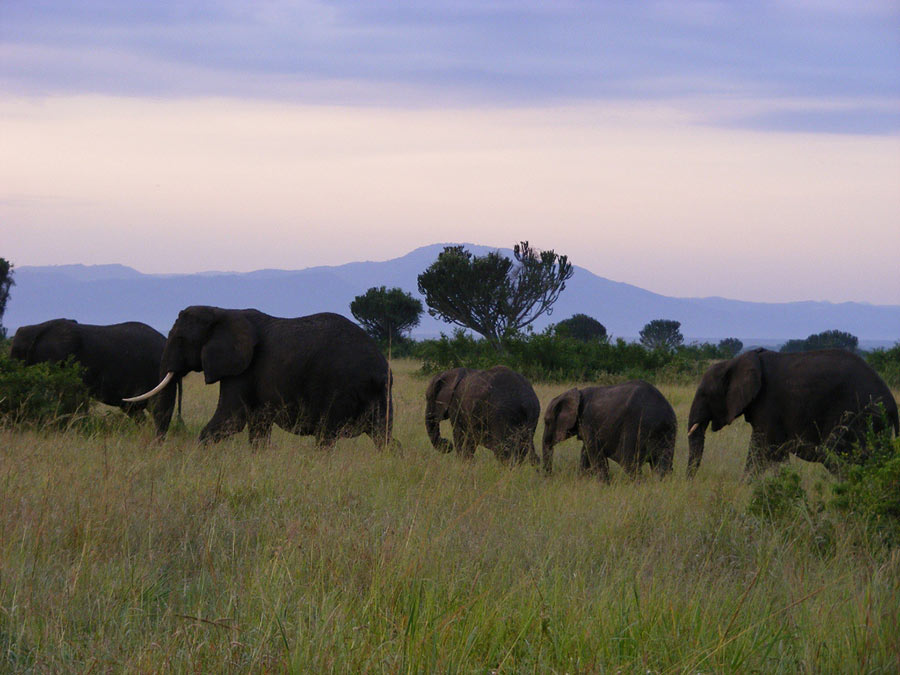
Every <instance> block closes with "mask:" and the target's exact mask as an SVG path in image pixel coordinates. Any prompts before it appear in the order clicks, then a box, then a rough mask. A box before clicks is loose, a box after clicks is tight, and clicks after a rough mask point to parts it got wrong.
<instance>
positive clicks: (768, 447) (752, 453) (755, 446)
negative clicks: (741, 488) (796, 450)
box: [744, 429, 787, 477]
mask: <svg viewBox="0 0 900 675" xmlns="http://www.w3.org/2000/svg"><path fill="white" fill-rule="evenodd" d="M775 454H776V453H775V450H774V448H773V445H772V443H771V441H770V439H769V438H768V435H767V434H766V433H765V432H764V431H761V430H760V431H758V430H756V429H754V430H753V431H752V433H751V434H750V448H749V450H748V451H747V464H746V465H745V466H744V473H745V474H746V475H747V476H749V477H753V476H758V475H759V474H761V473H763V472H764V471H765V470H766V469H768V468H769V467H771V466H772V465H773V464H775V462H776V461H777V459H775ZM786 457H787V455H786V454H785V458H786Z"/></svg>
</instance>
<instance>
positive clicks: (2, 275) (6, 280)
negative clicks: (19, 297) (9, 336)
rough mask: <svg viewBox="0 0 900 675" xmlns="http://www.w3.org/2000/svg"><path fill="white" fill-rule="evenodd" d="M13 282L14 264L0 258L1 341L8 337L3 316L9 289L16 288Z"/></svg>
mask: <svg viewBox="0 0 900 675" xmlns="http://www.w3.org/2000/svg"><path fill="white" fill-rule="evenodd" d="M15 284H16V282H15V281H13V264H12V263H11V262H9V260H7V259H6V258H0V340H2V339H4V338H5V337H6V328H4V327H3V314H4V312H6V301H7V300H9V289H10V288H11V287H12V286H15Z"/></svg>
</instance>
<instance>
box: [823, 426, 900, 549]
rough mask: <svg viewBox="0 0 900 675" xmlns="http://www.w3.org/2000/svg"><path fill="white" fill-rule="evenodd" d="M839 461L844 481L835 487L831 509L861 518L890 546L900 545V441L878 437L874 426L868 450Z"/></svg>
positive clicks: (869, 437)
mask: <svg viewBox="0 0 900 675" xmlns="http://www.w3.org/2000/svg"><path fill="white" fill-rule="evenodd" d="M836 461H839V462H841V469H842V470H841V474H842V475H843V479H842V480H840V481H839V482H838V483H837V484H835V485H834V487H833V491H834V497H833V499H832V500H831V503H830V506H831V507H832V508H833V509H835V510H837V511H838V512H841V513H843V514H846V515H849V516H851V517H855V518H859V519H860V520H861V521H862V522H863V524H864V525H865V526H866V528H867V530H868V531H869V532H870V533H872V534H874V535H875V536H876V537H877V538H879V539H881V540H882V541H884V542H885V543H887V544H888V545H891V546H897V545H900V438H896V439H895V438H891V432H890V431H886V432H882V433H875V432H874V431H872V430H871V424H870V430H869V434H868V438H867V441H866V448H865V450H864V451H863V450H857V451H856V452H854V453H853V454H852V455H851V456H850V457H839V458H837V460H836Z"/></svg>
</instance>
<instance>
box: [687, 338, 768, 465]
mask: <svg viewBox="0 0 900 675" xmlns="http://www.w3.org/2000/svg"><path fill="white" fill-rule="evenodd" d="M760 351H762V350H759V349H756V350H753V351H750V352H747V353H746V354H741V355H740V356H738V357H735V358H733V359H731V360H729V361H723V362H721V363H717V364H715V365H714V366H712V367H711V368H710V369H709V370H707V371H706V373H704V375H703V379H702V380H701V381H700V386H698V387H697V393H696V394H695V395H694V402H693V403H692V404H691V412H690V414H689V415H688V445H689V448H690V450H689V454H688V469H687V470H688V476H693V475H694V474H695V473H696V472H697V469H698V467H699V466H700V460H701V458H702V457H703V446H704V443H705V440H706V427H707V426H709V425H712V430H713V431H718V430H719V429H721V428H722V427H724V426H725V425H727V424H731V423H732V422H733V421H734V419H735V418H737V417H739V416H740V415H742V414H743V413H744V410H745V409H746V408H747V406H749V405H750V403H751V402H752V401H753V399H755V398H756V397H757V395H759V392H760V390H761V389H762V366H761V364H760V361H759V352H760Z"/></svg>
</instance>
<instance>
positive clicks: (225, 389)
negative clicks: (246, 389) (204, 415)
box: [200, 380, 247, 443]
mask: <svg viewBox="0 0 900 675" xmlns="http://www.w3.org/2000/svg"><path fill="white" fill-rule="evenodd" d="M246 424H247V405H246V403H245V401H244V397H243V396H241V391H240V387H239V386H237V384H236V383H227V384H226V382H225V381H224V380H223V381H222V382H221V383H220V384H219V403H218V405H217V406H216V412H215V413H214V414H213V416H212V419H211V420H210V421H209V422H208V423H207V424H206V426H205V427H203V431H201V432H200V442H201V443H209V442H213V443H215V442H218V441H221V440H224V439H226V438H228V437H229V436H233V435H234V434H236V433H238V432H239V431H242V430H243V428H244V426H245V425H246Z"/></svg>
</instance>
